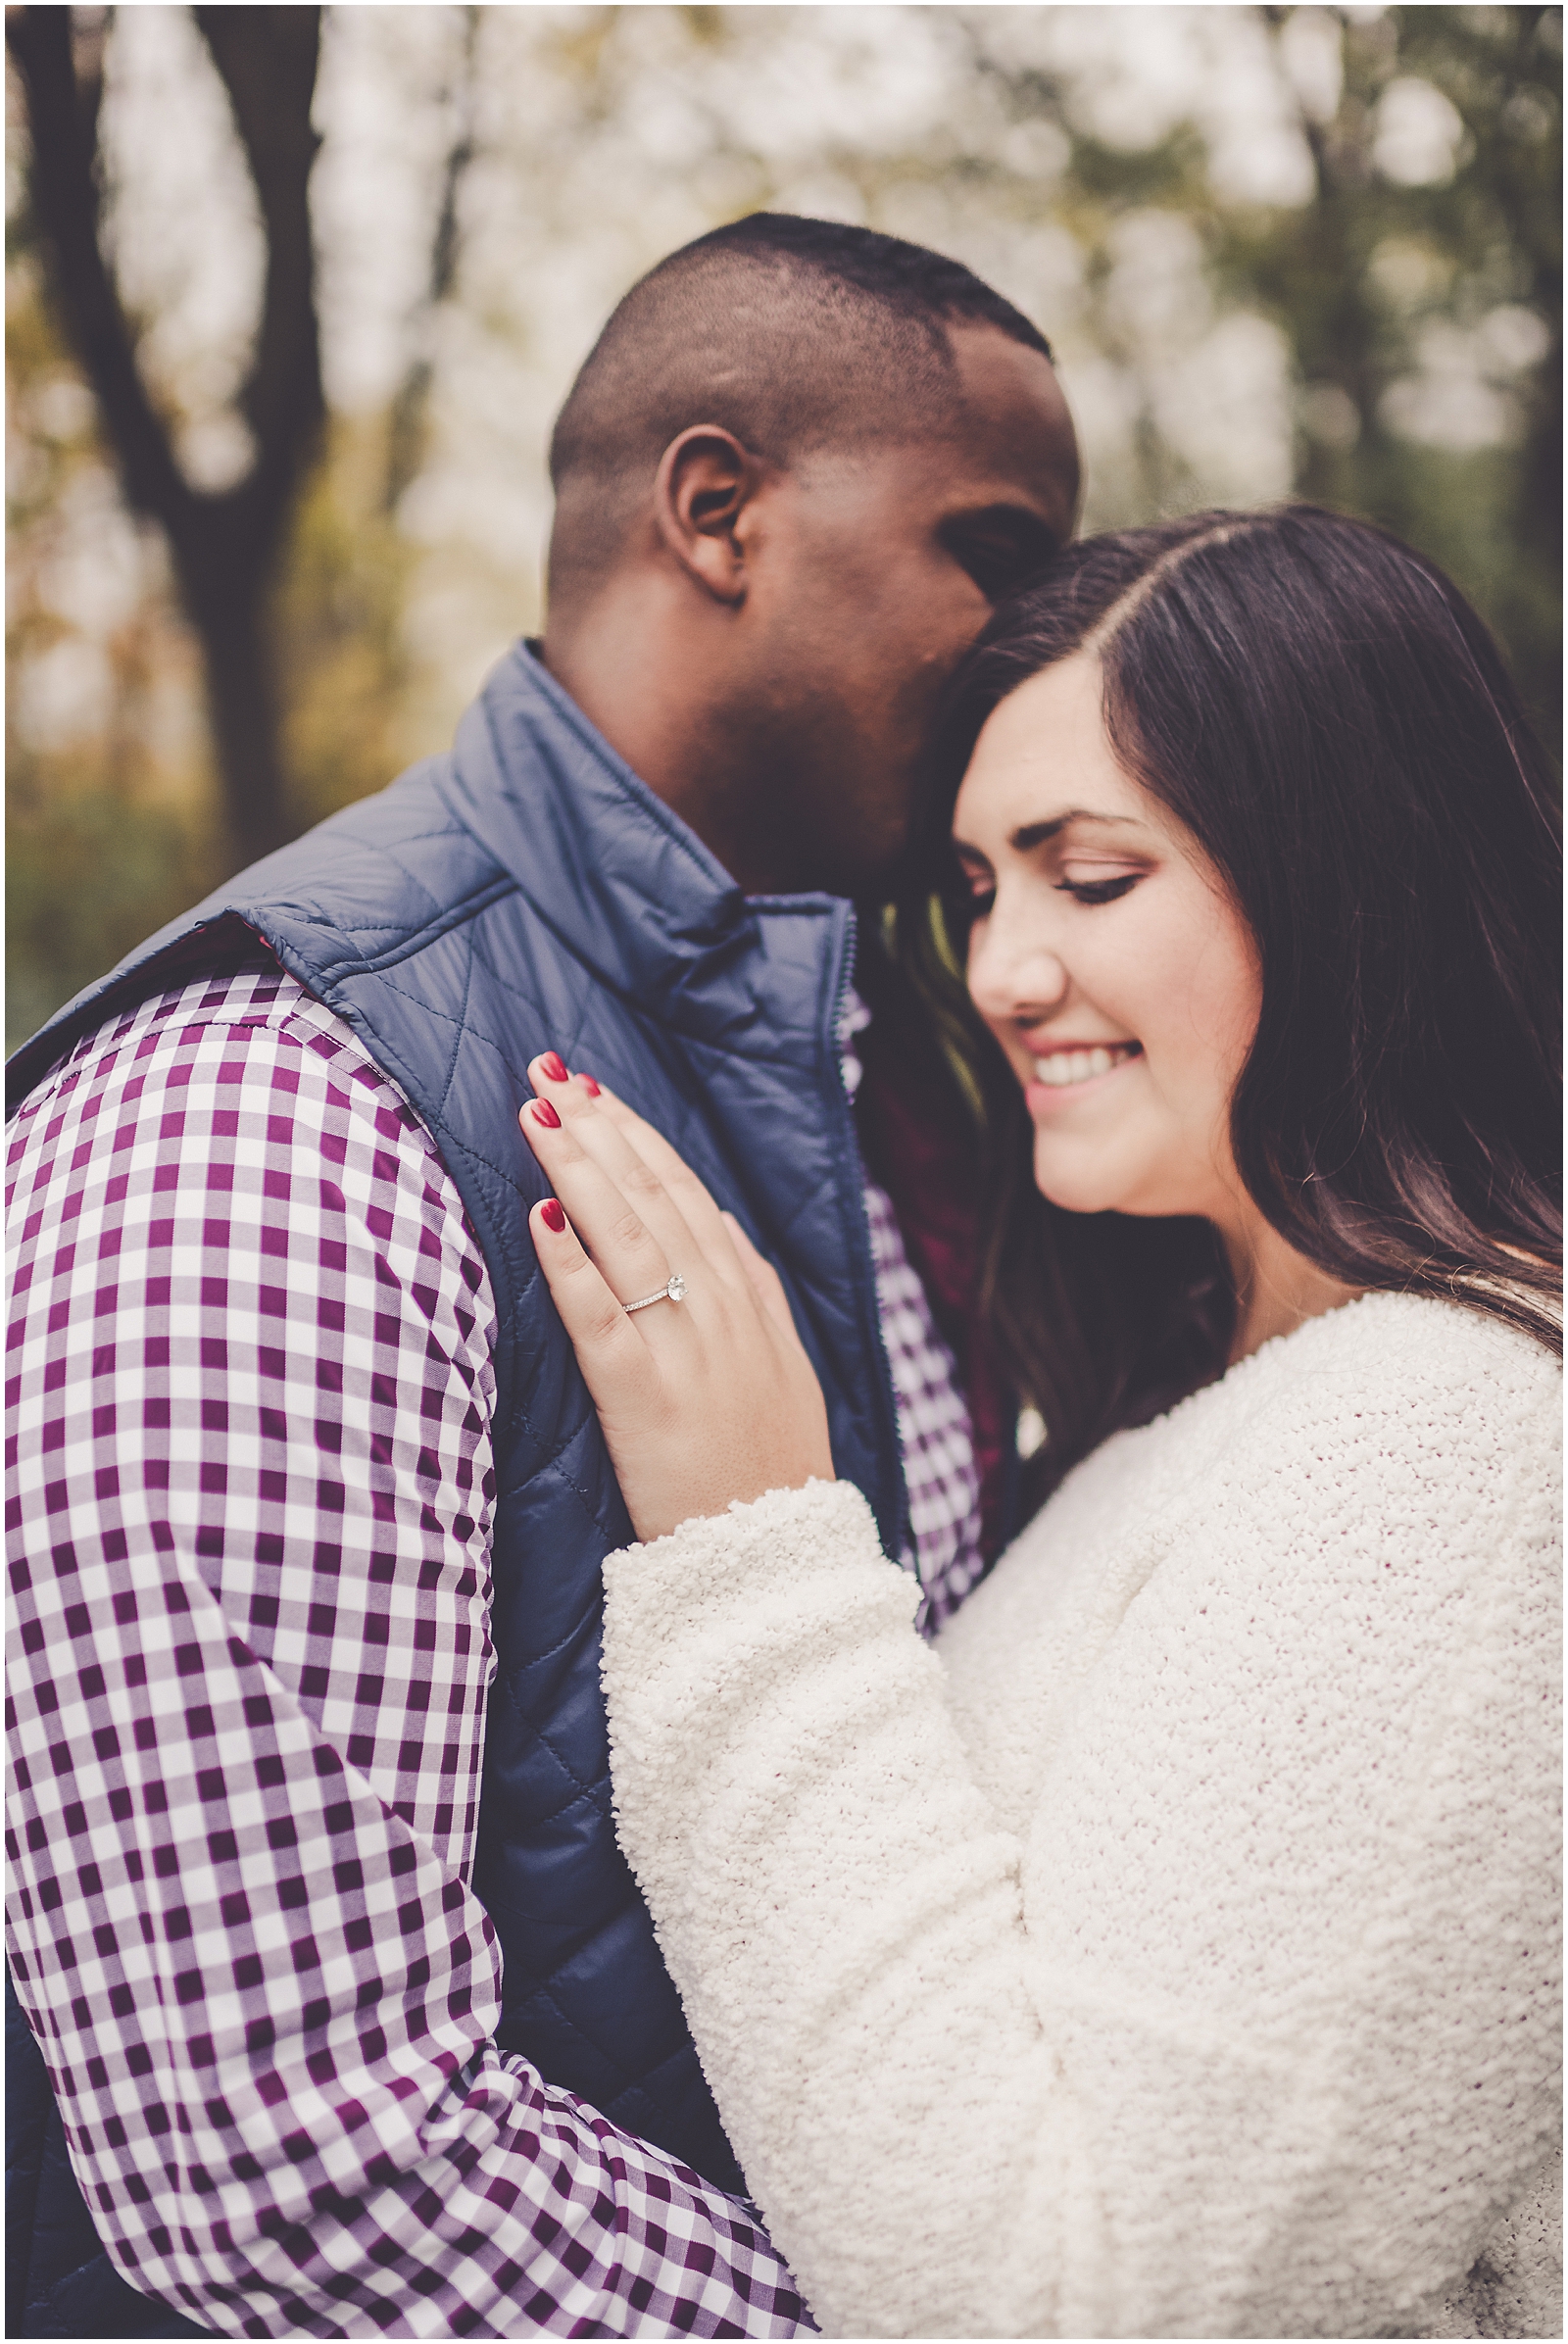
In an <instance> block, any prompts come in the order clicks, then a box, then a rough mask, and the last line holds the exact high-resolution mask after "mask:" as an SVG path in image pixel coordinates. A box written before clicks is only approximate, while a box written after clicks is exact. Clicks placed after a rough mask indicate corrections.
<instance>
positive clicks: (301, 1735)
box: [6, 970, 810, 2336]
mask: <svg viewBox="0 0 1568 2344" xmlns="http://www.w3.org/2000/svg"><path fill="white" fill-rule="evenodd" d="M11 1143H12V1144H11V1149H10V1173H11V1193H12V1198H13V1202H12V1206H11V1211H10V1233H11V1274H12V1297H13V1298H12V1307H11V1315H10V1325H9V1333H8V1354H7V1395H6V1396H7V1408H8V1446H7V1531H8V1541H9V1552H10V1557H11V1570H12V1586H13V1605H12V1623H11V1626H12V1701H11V1704H10V1712H9V1718H8V1726H9V1732H10V1736H11V1751H12V1785H11V1808H10V1817H9V1831H8V1843H9V1849H10V1856H11V1866H12V1880H11V1891H10V1896H9V1899H8V1904H7V1934H8V1943H9V1948H10V1954H11V1961H12V1966H13V1970H14V1974H15V1977H16V1982H17V1989H18V1993H19V1995H20V1997H21V2000H22V2002H23V2004H24V2006H25V2010H26V2012H27V2016H28V2018H29V2020H30V2022H31V2024H32V2026H33V2027H34V2030H35V2032H36V2033H37V2035H38V2038H39V2041H40V2044H41V2046H42V2049H43V2053H44V2057H45V2059H46V2061H47V2063H48V2067H49V2071H50V2074H51V2075H52V2077H53V2080H54V2083H55V2088H56V2091H57V2094H58V2096H59V2100H60V2104H61V2110H62V2114H63V2116H64V2119H65V2124H66V2127H67V2135H68V2139H69V2141H70V2145H71V2150H72V2158H73V2165H74V2167H75V2170H76V2173H77V2176H78V2179H79V2180H80V2182H81V2184H82V2188H83V2192H84V2195H85V2197H86V2200H87V2204H88V2207H89V2210H90V2211H91V2213H92V2215H93V2219H94V2221H95V2222H96V2223H97V2226H98V2229H99V2232H100V2234H101V2235H102V2237H103V2238H104V2240H105V2243H106V2244H107V2245H108V2246H109V2247H110V2249H111V2251H112V2252H113V2254H114V2255H115V2256H116V2258H117V2260H118V2261H119V2263H120V2264H121V2266H122V2267H123V2270H124V2271H125V2274H126V2276H127V2277H128V2278H129V2279H130V2280H131V2282H132V2283H133V2284H134V2285H136V2286H138V2287H140V2288H141V2289H142V2290H143V2291H144V2292H147V2293H150V2294H153V2295H155V2296H158V2297H161V2298H163V2299H165V2300H167V2301H168V2302H170V2303H172V2304H173V2305H174V2306H176V2307H177V2308H178V2309H180V2310H181V2311H183V2312H185V2313H186V2314H187V2315H188V2316H189V2317H191V2318H192V2319H194V2320H197V2321H199V2322H200V2323H201V2324H202V2325H204V2326H207V2327H210V2328H212V2329H215V2330H216V2331H217V2332H219V2333H221V2334H225V2335H245V2336H272V2335H282V2334H305V2335H316V2336H346V2335H366V2334H369V2333H384V2334H396V2335H415V2336H450V2335H465V2336H522V2335H532V2334H536V2333H541V2332H542V2333H546V2334H552V2335H592V2336H628V2335H651V2334H660V2333H667V2334H682V2335H686V2334H690V2335H702V2336H790V2335H795V2334H798V2333H802V2332H809V2327H810V2322H809V2316H808V2314H807V2313H806V2310H805V2307H804V2306H803V2305H802V2303H801V2301H800V2298H799V2296H798V2294H797V2292H796V2290H795V2288H794V2285H793V2282H792V2281H791V2279H790V2277H789V2274H788V2272H787V2271H785V2270H784V2269H783V2267H782V2266H781V2264H780V2263H779V2261H778V2259H777V2257H776V2256H775V2255H774V2253H773V2251H772V2248H771V2247H770V2245H769V2243H768V2241H767V2239H766V2237H765V2235H764V2234H763V2233H762V2232H761V2231H760V2229H759V2228H758V2226H757V2225H756V2223H755V2222H753V2220H752V2219H751V2216H750V2213H749V2211H748V2209H746V2208H745V2207H743V2206H742V2205H740V2204H739V2203H738V2202H737V2201H735V2200H733V2199H730V2198H726V2197H724V2196H723V2195H722V2194H721V2193H719V2192H717V2191H715V2190H712V2189H711V2188H709V2187H708V2186H707V2185H706V2184H705V2183H703V2182H702V2181H701V2179H700V2178H699V2176H698V2175H697V2174H695V2173H691V2172H690V2171H689V2170H688V2169H686V2168H685V2167H683V2166H680V2165H678V2164H676V2163H675V2162H674V2161H673V2160H671V2159H669V2158H667V2157H664V2156H662V2154H660V2153H659V2152H658V2151H656V2150H653V2149H651V2148H649V2147H648V2146H647V2145H646V2144H645V2143H642V2142H640V2141H638V2140H636V2139H635V2138H633V2137H631V2136H629V2135H628V2134H626V2133H624V2132H622V2131H620V2130H619V2129H618V2128H617V2127H616V2126H615V2125H613V2124H610V2123H608V2122H607V2121H606V2120H605V2119H604V2118H603V2117H601V2116H599V2115H597V2114H595V2112H594V2111H593V2110H591V2109H589V2108H587V2107H585V2106H584V2105H583V2104H582V2103H581V2102H580V2101H578V2100H577V2099H575V2098H574V2097H573V2096H572V2095H570V2094H569V2093H566V2092H564V2091H560V2090H557V2089H554V2088H552V2087H551V2086H549V2085H547V2084H546V2083H545V2082H544V2081H543V2080H542V2078H541V2077H540V2075H538V2074H537V2072H536V2071H535V2070H534V2069H532V2068H531V2067H530V2066H528V2064H527V2063H526V2062H525V2061H523V2060H522V2059H520V2058H517V2057H515V2056H513V2055H503V2054H502V2053H501V2052H499V2051H498V2050H497V2048H496V2046H495V2043H494V2041H493V2039H492V2037H493V2029H494V2027H495V2024H496V2021H497V2018H498V2016H499V2011H500V1981H501V1962H500V1955H499V1950H498V1947H497V1945H496V1941H495V1936H494V1932H493V1930H492V1929H491V1926H490V1923H489V1921H488V1919H487V1918H486V1916H485V1914H484V1913H483V1911H482V1910H481V1908H480V1907H479V1905H478V1904H477V1903H476V1901H475V1899H474V1897H473V1896H472V1894H471V1892H470V1889H469V1885H468V1879H469V1867H470V1863H471V1858H472V1847H473V1836H474V1825H475V1817H476V1809H477V1800H478V1787H479V1770H480V1761H481V1755H482V1746H483V1736H484V1715H485V1698H486V1692H487V1688H488V1685H489V1681H490V1676H491V1670H492V1665H493V1655H492V1651H491V1646H490V1640H489V1630H488V1616H489V1591H490V1590H489V1561H488V1533H489V1519H490V1503H491V1478H490V1446H489V1410H490V1404H491V1366H490V1354H491V1341H492V1319H493V1312H492V1303H491V1297H490V1293H489V1287H488V1282H487V1280H486V1277H485V1272H484V1265H483V1262H482V1259H481V1257H480V1255H479V1253H478V1250H477V1248H476V1246H475V1245H474V1242H473V1238H472V1235H471V1232H470V1231H469V1230H468V1228H467V1226H466V1221H465V1219H464V1215H463V1210H462V1205H461V1202H460V1200H459V1198H458V1196H457V1195H456V1192H455V1191H454V1189H453V1187H452V1185H451V1182H450V1181H449V1179H448V1178H447V1176H446V1173H445V1170H444V1168H443V1167H442V1165H441V1163H440V1160H439V1158H438V1157H437V1156H436V1155H435V1153H434V1150H433V1149H432V1148H431V1146H430V1144H429V1141H428V1138H427V1136H426V1134H425V1133H424V1131H423V1129H422V1127H421V1125H420V1124H419V1123H418V1121H417V1118H416V1117H415V1116H414V1115H413V1114H412V1113H411V1111H410V1109H409V1108H408V1106H407V1104H406V1103H405V1102H404V1100H403V1099H401V1098H400V1097H399V1095H398V1094H397V1093H396V1092H395V1091H394V1090H393V1089H392V1088H391V1086H390V1085H389V1084H388V1083H387V1082H386V1081H385V1080H384V1078H383V1077H382V1076H381V1075H380V1074H379V1073H378V1072H377V1070H376V1069H375V1068H374V1067H373V1066H371V1065H370V1064H369V1063H368V1060H366V1059H365V1057H364V1056H363V1054H362V1053H361V1052H360V1050H359V1049H358V1046H357V1045H356V1044H355V1042H354V1040H353V1037H352V1036H351V1035H350V1033H349V1032H348V1029H347V1028H345V1027H344V1026H342V1025H341V1024H339V1023H338V1021H337V1020H336V1019H334V1018H332V1017H331V1016H330V1015H329V1013H328V1012H326V1011H325V1010H324V1009H322V1008H321V1007H320V1006H319V1004H317V1003H316V1002H314V1001H311V1000H310V999H309V997H308V996H306V995H305V994H304V993H303V992H302V991H301V990H300V989H299V988H298V987H297V986H295V985H294V984H293V983H292V980H289V979H286V978H283V977H281V976H280V975H279V974H278V973H277V972H276V971H275V970H274V971H270V973H265V974H264V973H262V972H260V971H251V972H246V973H242V974H241V975H239V976H237V977H230V978H226V979H223V980H221V981H215V982H213V983H211V984H209V985H207V986H205V987H203V986H195V987H189V988H186V989H185V990H184V991H183V992H182V993H179V994H174V995H169V996H166V997H164V999H163V1000H161V1001H154V1002H151V1003H148V1004H144V1005H143V1006H142V1007H141V1008H139V1009H137V1010H136V1011H135V1012H133V1013H132V1014H130V1015H128V1016H126V1017H124V1018H123V1019H122V1020H120V1021H119V1023H118V1024H113V1025H111V1026H107V1027H105V1028H103V1029H101V1030H100V1032H99V1033H98V1034H96V1035H94V1036H92V1037H89V1039H88V1040H87V1041H86V1042H84V1043H83V1044H82V1045H81V1046H80V1047H79V1048H78V1049H77V1050H76V1051H75V1052H74V1053H73V1056H72V1057H71V1058H70V1059H69V1060H67V1061H66V1063H65V1064H64V1065H63V1066H62V1067H61V1068H59V1069H58V1070H57V1071H56V1073H55V1074H54V1075H53V1076H52V1077H51V1079H50V1080H49V1081H48V1082H47V1083H46V1084H45V1085H44V1086H43V1088H42V1089H41V1090H40V1091H39V1092H38V1093H36V1094H35V1095H34V1097H33V1099H31V1100H29V1102H28V1104H27V1106H26V1108H25V1110H24V1112H23V1114H22V1115H21V1116H20V1117H19V1118H18V1121H17V1124H16V1125H15V1127H14V1129H13V1132H12V1135H11Z"/></svg>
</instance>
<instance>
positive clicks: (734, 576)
mask: <svg viewBox="0 0 1568 2344" xmlns="http://www.w3.org/2000/svg"><path fill="white" fill-rule="evenodd" d="M764 469H765V467H764V466H763V464H762V463H761V460H760V458H758V457H756V456H753V455H751V454H749V453H748V451H747V450H746V449H745V448H743V447H742V445H741V443H740V441H739V440H738V439H737V438H736V437H735V434H734V433H733V432H732V431H725V430H724V429H723V428H722V426H721V425H719V424H717V423H693V424H692V425H691V426H690V428H689V429H688V430H685V431H683V432H682V433H681V434H680V436H679V438H678V439H672V440H671V441H670V443H669V446H668V447H667V448H666V449H665V450H664V453H663V456H662V460H661V462H660V466H659V472H658V476H657V478H656V480H655V483H654V510H655V513H657V515H658V520H659V530H660V535H661V536H662V538H663V540H664V543H665V545H667V546H668V548H669V550H670V552H671V553H672V554H673V555H674V557H675V559H676V561H677V562H679V563H680V565H681V567H682V568H683V569H684V570H686V571H687V572H688V574H689V575H690V576H691V577H693V578H695V579H696V581H697V583H698V585H700V586H701V587H702V588H703V589H704V591H705V592H706V593H708V594H711V596H712V597H713V599H714V601H715V602H720V603H730V604H732V605H734V606H736V607H737V608H738V607H739V605H740V604H742V603H743V602H744V601H745V600H746V589H747V584H748V579H747V574H746V556H745V551H744V544H743V539H744V536H745V531H744V530H743V529H742V528H741V526H740V524H741V522H742V518H743V515H744V514H745V513H746V508H747V506H748V505H749V504H750V503H751V501H752V499H753V498H754V497H755V496H756V494H757V491H758V490H759V488H760V486H761V484H762V479H763V475H764Z"/></svg>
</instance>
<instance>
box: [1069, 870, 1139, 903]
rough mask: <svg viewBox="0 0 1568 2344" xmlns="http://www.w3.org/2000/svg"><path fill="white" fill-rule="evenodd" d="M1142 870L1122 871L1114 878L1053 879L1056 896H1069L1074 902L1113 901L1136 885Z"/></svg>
mask: <svg viewBox="0 0 1568 2344" xmlns="http://www.w3.org/2000/svg"><path fill="white" fill-rule="evenodd" d="M1143 875H1144V874H1143V872H1142V871H1123V872H1121V873H1120V875H1119V876H1118V877H1117V878H1114V879H1056V880H1054V881H1053V883H1052V884H1053V885H1054V888H1055V890H1056V893H1057V895H1058V896H1071V898H1072V900H1073V902H1074V903H1086V904H1094V903H1115V902H1116V900H1117V899H1118V897H1120V896H1124V895H1126V894H1127V893H1128V891H1129V890H1130V889H1132V888H1135V887H1136V886H1137V885H1138V882H1139V880H1140V879H1141V878H1142V877H1143Z"/></svg>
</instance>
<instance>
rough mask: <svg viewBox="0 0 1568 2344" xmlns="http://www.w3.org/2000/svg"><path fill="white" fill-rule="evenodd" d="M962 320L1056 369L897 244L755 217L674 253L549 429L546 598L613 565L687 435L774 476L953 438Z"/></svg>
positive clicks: (930, 257)
mask: <svg viewBox="0 0 1568 2344" xmlns="http://www.w3.org/2000/svg"><path fill="white" fill-rule="evenodd" d="M956 323H959V324H968V325H985V326H991V327H994V328H995V329H996V331H997V332H999V333H1003V334H1005V335H1006V336H1007V338H1008V339H1009V340H1010V341H1014V342H1021V343H1022V344H1023V345H1024V346H1025V347H1026V348H1027V349H1030V350H1038V351H1039V352H1040V353H1041V354H1042V355H1043V356H1044V357H1045V358H1047V359H1049V358H1050V357H1051V345H1050V344H1049V343H1048V342H1047V340H1046V338H1045V336H1044V334H1042V333H1041V332H1040V331H1039V329H1038V327H1036V326H1034V325H1032V324H1031V323H1030V322H1029V319H1028V318H1027V317H1024V316H1023V314H1022V312H1021V311H1019V310H1015V309H1014V308H1013V306H1012V304H1011V302H1010V301H1005V300H1004V299H1003V297H1002V295H1001V294H1000V293H996V292H993V290H992V288H991V287H990V286H989V285H987V284H985V283H984V282H983V281H982V280H981V279H980V278H979V277H977V276H976V275H975V274H974V272H973V270H972V269H966V268H964V266H963V264H962V262H961V261H953V260H949V259H947V258H946V257H945V256H944V255H943V254H941V253H935V252H928V251H927V250H926V249H925V247H924V246H923V245H919V244H907V243H906V242H905V241H904V239H903V238H902V237H900V236H883V235H879V234H878V233H877V232H876V231H875V230H874V229H871V228H858V227H849V226H846V225H845V224H844V223H843V222H841V221H837V220H802V219H798V218H796V217H795V216H794V215H792V214H788V213H781V212H756V213H753V214H752V216H751V217H750V218H749V219H747V220H735V221H733V222H732V223H731V224H730V225H729V226H727V227H722V228H714V229H713V230H712V232H711V234H709V235H707V236H699V237H698V238H697V240H696V242H695V243H692V244H687V245H683V246H682V247H681V249H680V251H679V252H674V253H671V254H670V255H669V257H668V259H667V260H663V261H661V262H660V263H659V265H658V267H657V268H656V269H650V270H649V272H648V274H647V275H646V276H645V277H643V278H642V279H641V280H640V281H639V282H638V283H637V284H635V285H633V287H632V289H631V291H630V292H629V293H628V294H627V295H626V297H625V299H624V300H623V301H622V302H621V303H620V305H619V307H618V308H617V309H616V310H615V311H614V313H613V316H612V317H611V319H610V321H609V323H608V324H607V325H606V327H605V329H604V331H603V333H602V334H601V335H600V337H599V339H598V341H597V342H596V343H595V344H594V347H593V349H592V350H591V351H590V352H589V354H588V357H587V359H586V360H585V361H584V363H583V366H582V369H581V371H580V372H579V374H578V376H577V379H576V381H575V382H574V383H573V385H572V387H571V392H570V395H569V396H568V398H567V400H566V403H565V405H564V408H563V409H562V411H561V414H560V416H559V417H558V419H557V422H556V428H555V433H554V436H553V438H552V441H551V447H550V476H551V479H552V481H553V482H554V484H555V489H556V496H557V500H558V513H557V524H556V535H555V539H554V541H553V543H552V547H551V585H552V590H553V591H554V592H559V591H560V589H561V588H562V586H563V585H564V584H566V583H567V581H568V579H569V580H570V581H571V582H572V583H575V584H580V583H584V582H586V581H587V580H589V579H591V577H592V576H593V574H594V573H596V572H603V571H604V570H605V569H606V568H608V567H609V566H610V565H611V563H612V562H613V560H614V558H615V555H616V554H617V553H618V551H619V549H620V546H621V544H622V542H623V539H624V533H625V527H626V523H627V520H628V518H629V515H630V512H631V509H632V507H633V505H634V503H635V502H636V500H637V499H639V498H640V497H641V496H642V495H643V494H644V493H645V492H646V489H647V487H648V484H649V482H650V481H651V479H652V477H653V474H654V472H655V471H656V470H657V468H658V465H659V460H660V458H661V457H662V454H663V452H664V450H665V449H666V448H667V447H668V445H669V443H670V441H671V440H672V439H674V438H675V437H676V436H677V434H678V433H680V432H681V431H684V430H685V429H687V427H688V426H689V425H691V424H693V423H717V424H721V425H722V426H723V428H724V429H725V430H726V431H731V432H733V433H734V435H735V437H736V438H737V439H738V440H739V441H740V442H741V443H742V445H743V446H744V447H746V448H748V449H750V450H751V451H752V452H753V453H754V454H755V455H758V456H760V457H763V458H765V459H766V460H768V461H769V462H771V463H774V464H780V465H788V464H792V463H793V462H794V461H795V460H796V459H798V458H799V457H800V456H801V455H802V454H804V453H805V452H806V451H807V450H809V449H811V448H820V447H826V446H833V445H842V444H853V443H855V442H858V441H863V440H866V439H879V440H883V441H886V440H889V439H905V440H908V439H920V438H925V437H927V436H930V435H934V434H937V433H940V432H942V431H945V430H947V429H949V428H951V427H952V425H953V423H954V421H955V419H956V411H957V406H958V376H957V368H956V364H955V361H954V356H953V351H952V346H951V344H950V342H949V339H948V330H949V328H950V327H951V326H952V325H954V324H956Z"/></svg>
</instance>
